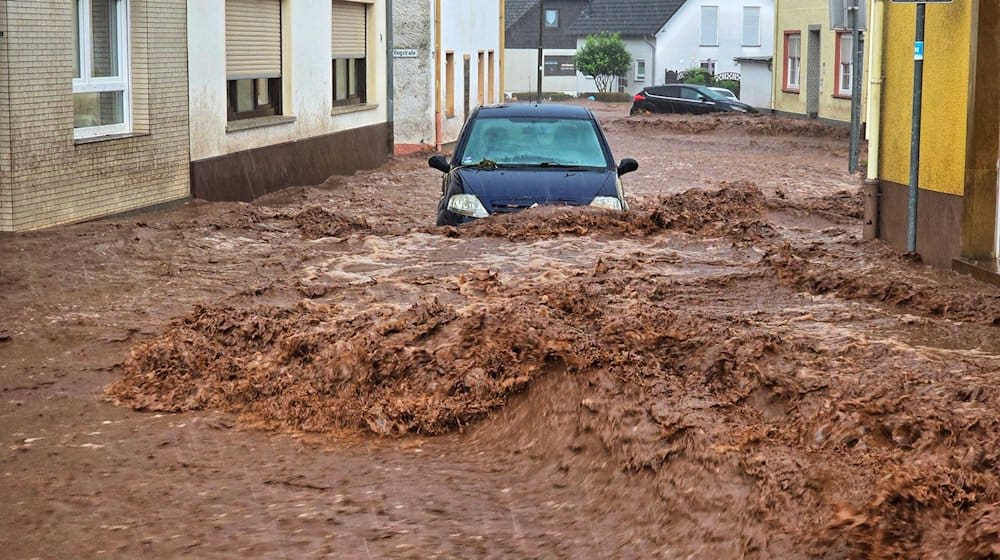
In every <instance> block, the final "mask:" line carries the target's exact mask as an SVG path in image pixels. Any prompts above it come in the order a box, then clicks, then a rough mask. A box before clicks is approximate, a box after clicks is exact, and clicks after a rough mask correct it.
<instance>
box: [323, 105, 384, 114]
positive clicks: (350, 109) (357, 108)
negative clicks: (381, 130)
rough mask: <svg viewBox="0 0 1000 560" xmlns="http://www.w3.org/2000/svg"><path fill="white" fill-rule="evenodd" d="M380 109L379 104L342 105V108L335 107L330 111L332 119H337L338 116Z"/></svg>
mask: <svg viewBox="0 0 1000 560" xmlns="http://www.w3.org/2000/svg"><path fill="white" fill-rule="evenodd" d="M375 109H378V103H362V104H358V105H342V106H340V107H334V108H333V110H332V111H330V116H331V117H336V116H337V115H347V114H350V113H361V112H364V111H374V110H375Z"/></svg>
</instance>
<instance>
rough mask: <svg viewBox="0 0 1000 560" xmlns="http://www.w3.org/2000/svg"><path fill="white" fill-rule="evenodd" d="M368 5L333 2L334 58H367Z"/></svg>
mask: <svg viewBox="0 0 1000 560" xmlns="http://www.w3.org/2000/svg"><path fill="white" fill-rule="evenodd" d="M367 9H368V5H367V4H362V3H360V2H339V1H334V2H333V12H332V13H333V21H332V23H331V30H332V41H331V47H330V50H331V53H332V54H333V58H365V56H367V54H368V49H367V48H366V45H367V32H366V31H367V22H366V21H365V16H366V14H367Z"/></svg>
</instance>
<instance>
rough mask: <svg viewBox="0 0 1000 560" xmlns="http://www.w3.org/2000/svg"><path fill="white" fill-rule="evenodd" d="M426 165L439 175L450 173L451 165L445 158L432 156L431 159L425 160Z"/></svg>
mask: <svg viewBox="0 0 1000 560" xmlns="http://www.w3.org/2000/svg"><path fill="white" fill-rule="evenodd" d="M427 165H429V166H430V167H431V168H432V169H437V170H438V171H440V172H441V173H450V172H451V165H450V164H449V163H448V160H447V158H445V157H444V156H442V155H437V156H432V157H431V159H429V160H427Z"/></svg>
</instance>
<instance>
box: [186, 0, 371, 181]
mask: <svg viewBox="0 0 1000 560" xmlns="http://www.w3.org/2000/svg"><path fill="white" fill-rule="evenodd" d="M281 4H282V5H281V9H282V86H283V88H284V95H283V97H284V99H283V113H284V115H286V116H293V117H295V119H296V120H295V122H292V123H287V124H280V125H274V126H267V127H263V128H254V129H251V130H242V131H238V132H228V133H227V132H226V125H227V124H228V123H227V116H226V48H225V47H226V39H225V36H226V34H225V29H226V25H225V21H226V18H225V0H188V1H187V8H188V10H187V27H188V52H189V53H190V56H189V57H188V58H189V75H190V85H189V92H190V105H191V159H192V160H193V161H198V160H201V159H206V158H211V157H215V156H220V155H224V154H230V153H234V152H239V151H243V150H249V149H253V148H260V147H264V146H269V145H273V144H280V143H283V142H290V141H293V140H299V139H303V138H310V137H314V136H321V135H324V134H330V133H334V132H338V131H341V130H347V129H351V128H358V127H363V126H369V125H374V124H379V123H383V122H385V121H386V120H387V118H386V83H385V78H386V57H385V48H386V45H385V31H386V30H385V19H386V18H385V1H384V0H376V1H375V3H374V4H372V6H371V7H370V8H369V18H368V20H369V29H370V30H371V33H370V37H369V42H368V53H369V54H368V57H369V58H368V60H369V65H368V67H369V71H368V105H369V107H375V108H373V109H369V110H364V111H359V112H353V113H347V114H339V115H336V116H333V115H331V112H332V110H333V99H332V97H333V94H332V83H333V71H332V67H331V63H330V61H331V56H330V43H331V35H330V33H331V30H330V21H331V2H330V0H282V3H281Z"/></svg>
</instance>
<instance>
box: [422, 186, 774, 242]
mask: <svg viewBox="0 0 1000 560" xmlns="http://www.w3.org/2000/svg"><path fill="white" fill-rule="evenodd" d="M764 208H765V200H764V195H763V193H762V192H761V190H760V189H759V188H758V187H757V186H756V185H755V184H753V183H752V182H749V181H740V182H736V183H727V182H722V183H720V184H719V185H718V186H717V187H716V189H714V190H707V189H691V190H688V191H685V192H683V193H678V194H673V195H669V196H665V197H660V198H658V199H656V200H654V201H648V200H647V201H643V202H642V203H640V204H636V205H635V207H633V208H631V209H630V211H628V212H616V211H611V210H602V209H590V208H585V209H579V208H558V207H553V208H533V209H529V210H526V211H524V212H520V213H517V214H502V215H497V216H493V217H491V218H490V219H488V220H480V221H477V222H473V223H471V224H466V225H464V226H461V227H448V228H446V229H445V230H444V234H445V235H447V236H449V237H500V238H504V239H508V240H511V241H525V240H535V239H544V238H548V237H557V236H560V235H597V236H601V235H610V236H623V237H646V236H650V235H655V234H657V233H660V232H662V231H664V230H673V231H679V232H684V233H689V234H700V235H709V236H711V235H732V236H734V237H737V238H739V239H746V238H749V237H752V235H751V233H750V232H754V231H757V232H758V233H759V232H760V231H762V230H763V229H766V228H760V227H755V226H759V223H760V219H761V218H762V217H763V212H764ZM752 221H756V223H754V224H749V223H748V222H752ZM429 231H435V230H429ZM760 235H762V234H760Z"/></svg>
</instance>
